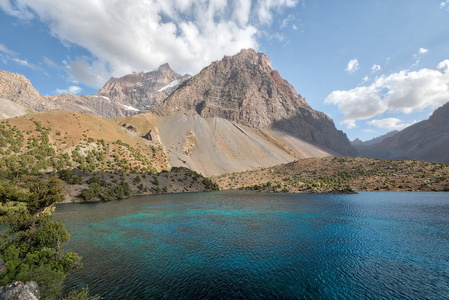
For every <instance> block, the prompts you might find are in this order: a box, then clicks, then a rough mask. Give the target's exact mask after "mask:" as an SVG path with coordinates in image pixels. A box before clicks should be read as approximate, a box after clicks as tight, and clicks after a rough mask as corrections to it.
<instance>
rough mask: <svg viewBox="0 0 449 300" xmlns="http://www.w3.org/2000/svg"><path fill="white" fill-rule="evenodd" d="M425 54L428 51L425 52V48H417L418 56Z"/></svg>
mask: <svg viewBox="0 0 449 300" xmlns="http://www.w3.org/2000/svg"><path fill="white" fill-rule="evenodd" d="M427 52H429V50H427V49H426V48H419V50H418V53H419V54H425V53H427Z"/></svg>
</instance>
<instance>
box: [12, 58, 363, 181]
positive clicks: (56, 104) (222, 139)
mask: <svg viewBox="0 0 449 300" xmlns="http://www.w3.org/2000/svg"><path fill="white" fill-rule="evenodd" d="M9 74H12V73H9ZM14 76H15V75H14ZM23 78H24V77H23ZM178 84H179V86H178V87H176V86H177V85H178ZM21 89H22V90H26V91H28V90H30V91H31V90H34V89H32V86H31V84H30V83H29V82H28V81H27V83H26V84H24V85H23V86H21V88H20V89H17V91H16V92H15V93H13V94H20V93H21ZM172 90H174V91H173V92H171V91H172ZM29 93H31V92H29ZM36 93H37V92H36ZM168 94H169V95H168ZM166 95H168V97H167V98H166V99H165V100H163V99H164V97H165V96H166ZM35 96H36V97H37V99H38V101H40V102H37V103H41V104H42V106H33V107H35V108H34V109H35V110H37V111H43V110H50V109H63V110H69V111H74V112H83V113H85V112H88V113H91V114H92V115H97V116H103V117H107V118H117V117H119V118H117V119H115V120H111V121H113V122H117V123H116V124H117V126H118V128H119V129H120V130H121V131H123V132H124V133H126V134H128V135H130V136H135V137H141V138H143V140H144V141H145V143H150V144H151V145H152V146H153V148H154V149H158V150H161V151H160V152H161V153H164V155H166V159H167V164H166V166H165V167H166V168H170V167H188V168H190V169H192V170H194V171H197V172H199V173H201V174H203V175H206V176H210V175H219V174H223V173H227V172H236V171H246V170H254V169H257V168H259V167H271V166H275V165H278V164H283V163H288V162H291V161H294V160H297V159H301V158H309V157H328V156H340V155H342V154H343V155H348V154H352V153H353V152H354V149H353V148H352V147H351V145H350V143H349V141H348V139H347V137H346V135H345V134H344V133H342V132H341V131H338V130H337V129H336V128H335V126H334V123H333V121H332V120H331V119H330V118H329V117H328V116H326V115H325V114H323V113H321V112H318V111H315V110H313V109H312V108H311V107H310V106H309V105H308V104H307V102H306V100H305V99H304V98H302V97H301V96H300V95H298V94H297V92H296V91H295V90H294V88H293V87H292V86H291V85H290V84H289V83H288V82H287V81H285V80H283V79H282V78H281V76H280V75H279V73H278V72H277V71H275V70H274V69H273V68H272V67H271V64H270V62H269V60H268V58H267V57H266V56H265V55H264V54H262V53H256V52H255V51H254V50H243V51H241V52H240V53H238V54H236V55H234V56H231V57H226V56H225V57H224V58H223V60H221V61H217V62H214V63H212V64H211V65H210V66H208V67H206V68H204V69H203V70H202V71H201V72H200V73H199V74H198V75H196V76H194V77H191V78H188V76H185V77H182V76H180V75H178V74H176V73H174V72H173V71H172V70H171V69H170V67H169V66H168V65H162V66H161V67H160V68H159V69H158V70H155V71H153V72H149V73H133V74H129V75H127V76H124V77H122V78H111V79H110V80H109V81H108V83H106V85H105V86H104V87H103V88H102V89H101V90H100V91H99V92H98V93H97V94H95V95H91V96H87V95H82V96H74V95H57V96H50V97H41V96H40V95H39V94H38V93H37V94H36V95H35ZM14 99H15V98H14ZM160 101H163V102H162V103H160V104H159V105H157V106H156V107H155V108H154V109H153V111H154V112H151V113H142V112H144V111H145V110H147V109H151V106H152V105H156V104H157V103H158V102H160ZM25 103H26V102H24V104H25ZM44 116H47V117H51V114H50V115H47V114H45V115H44ZM102 122H103V121H102ZM108 122H109V121H108ZM43 123H45V122H43ZM67 124H68V123H67ZM77 124H78V123H77V122H76V121H75V122H74V123H73V124H72V125H73V126H74V128H73V130H74V131H75V132H74V133H73V134H76V135H78V136H83V135H84V136H85V137H86V138H88V137H90V136H91V134H92V133H93V132H96V131H97V129H93V128H91V127H90V125H89V126H88V125H83V126H80V125H79V124H78V126H77ZM60 125H61V126H65V125H64V124H60ZM91 125H92V124H91ZM73 126H72V127H73ZM54 128H55V129H57V128H59V127H58V126H56V125H55V126H54ZM59 130H60V131H61V132H66V131H67V129H65V128H63V129H59ZM78 131H79V132H78ZM77 132H78V133H77ZM105 134H106V133H105ZM114 134H115V133H114ZM93 138H98V137H93ZM117 139H120V140H123V139H124V138H123V137H122V138H117ZM74 146H75V147H76V143H75V145H74ZM153 148H152V149H153ZM70 149H71V148H70ZM67 151H73V150H69V149H67Z"/></svg>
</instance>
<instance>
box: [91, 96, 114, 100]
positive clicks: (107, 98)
mask: <svg viewBox="0 0 449 300" xmlns="http://www.w3.org/2000/svg"><path fill="white" fill-rule="evenodd" d="M94 97H97V98H103V99H105V100H108V101H111V99H109V97H106V96H94Z"/></svg>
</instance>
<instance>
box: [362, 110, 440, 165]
mask: <svg viewBox="0 0 449 300" xmlns="http://www.w3.org/2000/svg"><path fill="white" fill-rule="evenodd" d="M448 149H449V102H448V103H446V104H445V105H443V106H441V107H440V108H438V109H437V110H435V111H434V112H433V114H432V115H431V116H430V118H429V119H428V120H424V121H421V122H419V123H416V124H414V125H411V126H409V127H407V128H405V129H403V130H402V131H400V132H399V133H396V134H395V135H394V136H392V137H389V138H386V139H384V140H383V141H382V142H381V143H378V144H375V145H372V146H368V147H357V151H358V155H360V156H364V157H375V158H384V159H416V160H424V161H433V162H443V163H449V151H448Z"/></svg>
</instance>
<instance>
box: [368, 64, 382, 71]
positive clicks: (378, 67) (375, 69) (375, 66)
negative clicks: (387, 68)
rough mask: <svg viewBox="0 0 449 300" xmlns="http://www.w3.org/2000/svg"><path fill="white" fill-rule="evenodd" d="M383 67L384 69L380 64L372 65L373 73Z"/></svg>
mask: <svg viewBox="0 0 449 300" xmlns="http://www.w3.org/2000/svg"><path fill="white" fill-rule="evenodd" d="M381 69H382V68H381V67H380V66H379V65H373V66H372V67H371V72H372V73H376V72H379V71H380V70H381Z"/></svg>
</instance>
